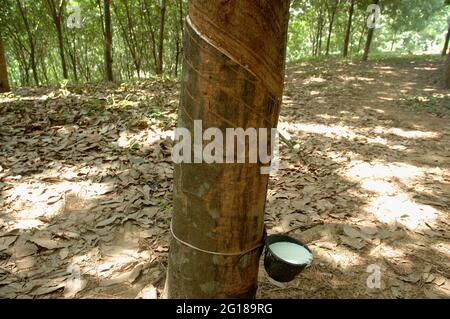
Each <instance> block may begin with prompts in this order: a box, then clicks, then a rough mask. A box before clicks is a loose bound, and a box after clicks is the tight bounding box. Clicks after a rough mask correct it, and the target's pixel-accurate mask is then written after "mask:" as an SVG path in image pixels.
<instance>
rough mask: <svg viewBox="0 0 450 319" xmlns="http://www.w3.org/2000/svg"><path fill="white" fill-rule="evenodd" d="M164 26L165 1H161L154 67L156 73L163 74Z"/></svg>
mask: <svg viewBox="0 0 450 319" xmlns="http://www.w3.org/2000/svg"><path fill="white" fill-rule="evenodd" d="M165 24H166V0H161V10H160V22H159V41H158V42H159V43H158V61H157V62H158V63H157V65H156V73H157V74H158V75H161V74H162V73H163V61H164V27H165Z"/></svg>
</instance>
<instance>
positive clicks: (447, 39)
mask: <svg viewBox="0 0 450 319" xmlns="http://www.w3.org/2000/svg"><path fill="white" fill-rule="evenodd" d="M449 42H450V23H449V25H448V31H447V35H446V36H445V43H444V49H443V50H442V56H445V55H446V54H447V49H448V44H449Z"/></svg>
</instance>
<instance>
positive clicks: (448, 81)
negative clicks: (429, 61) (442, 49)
mask: <svg viewBox="0 0 450 319" xmlns="http://www.w3.org/2000/svg"><path fill="white" fill-rule="evenodd" d="M444 79H445V85H446V87H447V89H450V49H449V50H448V53H447V60H446V61H445V70H444Z"/></svg>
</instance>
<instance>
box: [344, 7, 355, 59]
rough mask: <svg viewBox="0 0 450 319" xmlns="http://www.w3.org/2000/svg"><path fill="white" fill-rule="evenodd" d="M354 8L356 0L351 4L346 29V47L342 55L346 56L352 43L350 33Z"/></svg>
mask: <svg viewBox="0 0 450 319" xmlns="http://www.w3.org/2000/svg"><path fill="white" fill-rule="evenodd" d="M354 10H355V0H352V2H351V4H350V9H349V10H348V22H347V30H346V31H345V39H344V49H343V51H342V55H343V56H344V58H346V57H347V56H348V46H349V44H350V35H351V33H352V20H353V12H354Z"/></svg>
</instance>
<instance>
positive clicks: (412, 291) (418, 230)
mask: <svg viewBox="0 0 450 319" xmlns="http://www.w3.org/2000/svg"><path fill="white" fill-rule="evenodd" d="M441 65H442V61H440V60H439V59H438V58H423V57H417V58H415V59H412V58H408V59H406V58H402V59H400V58H399V59H387V60H382V61H378V62H375V61H373V62H368V63H361V62H355V61H353V62H351V61H340V60H338V61H327V62H304V63H298V64H294V65H289V66H288V70H287V76H286V89H285V96H284V104H283V107H282V113H281V116H280V122H279V127H280V129H281V131H282V134H283V136H284V137H285V139H286V141H285V142H284V143H283V144H282V145H281V162H280V163H281V164H280V170H279V171H278V172H277V174H276V175H275V176H273V177H272V178H271V181H270V186H269V194H268V203H267V211H266V225H267V230H268V233H269V234H271V233H278V232H288V233H289V234H291V235H293V236H295V237H298V238H300V239H301V240H303V241H304V242H305V243H308V245H309V247H310V248H311V250H312V251H313V252H314V261H313V264H312V265H311V267H310V268H308V269H306V270H305V271H304V272H303V273H302V274H301V275H299V276H298V278H297V279H295V280H294V281H292V282H290V283H288V284H280V283H277V282H273V281H271V280H269V279H268V278H267V276H266V275H265V273H264V270H263V267H261V272H260V281H259V290H258V297H259V298H353V297H356V298H449V297H450V279H449V274H450V271H449V270H450V240H449V239H450V227H449V225H450V220H449V218H448V214H449V211H450V210H449V208H450V121H449V119H450V91H448V90H447V91H446V90H444V89H443V87H442V83H441V81H440V79H441ZM178 89H179V84H177V83H174V82H171V81H149V80H146V81H138V82H136V83H132V84H131V83H125V84H120V85H119V84H117V85H116V84H114V85H113V84H111V85H105V84H92V85H88V86H67V87H66V86H55V87H42V88H22V89H17V90H14V91H13V93H10V94H4V95H0V145H1V148H0V207H1V209H0V297H3V298H5V297H6V298H71V297H76V298H156V297H158V296H159V295H160V293H161V290H162V288H163V285H164V277H165V270H166V268H165V267H166V261H167V251H168V239H169V226H168V225H169V221H170V214H171V200H172V198H171V197H172V164H171V160H170V151H171V147H172V140H171V136H172V133H173V129H174V127H175V124H176V109H177V104H178ZM377 274H379V275H380V276H379V278H380V282H379V284H380V285H377V283H378V282H377V280H376V275H377Z"/></svg>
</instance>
